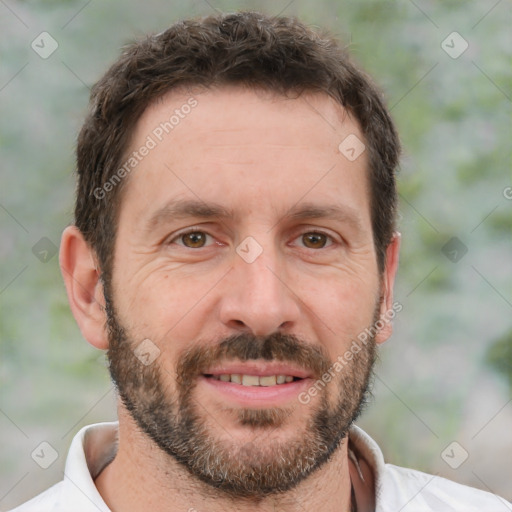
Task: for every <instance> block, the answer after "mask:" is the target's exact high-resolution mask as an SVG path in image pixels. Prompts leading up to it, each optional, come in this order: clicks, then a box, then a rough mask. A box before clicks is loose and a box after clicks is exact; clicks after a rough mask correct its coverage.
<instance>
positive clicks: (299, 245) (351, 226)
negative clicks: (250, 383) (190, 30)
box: [61, 87, 399, 510]
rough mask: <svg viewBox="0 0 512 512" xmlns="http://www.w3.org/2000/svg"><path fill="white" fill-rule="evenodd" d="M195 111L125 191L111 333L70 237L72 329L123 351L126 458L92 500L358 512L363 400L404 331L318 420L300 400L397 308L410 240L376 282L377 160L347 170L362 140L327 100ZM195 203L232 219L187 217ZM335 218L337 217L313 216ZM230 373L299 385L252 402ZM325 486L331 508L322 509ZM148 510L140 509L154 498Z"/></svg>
mask: <svg viewBox="0 0 512 512" xmlns="http://www.w3.org/2000/svg"><path fill="white" fill-rule="evenodd" d="M189 97H190V94H187V93H185V92H180V93H178V92H173V93H171V94H169V95H167V96H166V97H165V98H163V99H162V100H160V101H158V102H156V103H155V104H154V105H152V106H151V107H150V108H149V109H148V110H147V111H146V112H145V113H144V114H143V116H142V117H141V119H140V120H139V122H138V124H137V127H136V131H135V133H134V136H133V140H132V146H133V148H138V147H140V146H141V145H143V144H144V142H145V140H146V138H147V136H148V135H150V134H151V133H152V132H153V130H154V129H155V128H156V127H157V126H159V124H160V123H161V122H163V121H165V120H167V119H169V117H170V115H172V113H173V111H174V109H176V108H179V106H180V105H183V104H184V103H186V102H187V100H188V99H189ZM194 97H195V98H196V99H197V101H198V105H197V106H196V107H195V108H194V109H193V110H192V111H191V112H190V114H188V115H187V116H186V117H185V118H184V119H182V120H181V121H180V123H179V124H178V125H177V126H175V127H174V129H173V131H172V132H171V133H170V134H168V135H167V136H166V138H164V139H163V140H162V141H161V142H160V143H159V144H157V146H156V147H155V148H154V149H152V150H151V151H150V152H149V153H148V154H147V156H145V157H144V159H143V160H142V161H141V162H140V163H139V164H138V166H137V168H136V171H134V172H133V173H132V174H131V175H130V177H129V178H128V179H129V181H128V182H127V183H126V187H125V189H124V191H123V194H124V195H123V199H122V204H121V210H120V215H119V224H118V231H117V238H116V246H115V255H114V269H113V274H112V281H111V283H110V286H109V289H108V290H107V292H108V293H107V299H108V301H107V304H106V305H107V306H108V307H107V311H108V312H109V313H110V315H109V319H108V328H106V327H105V321H106V318H105V312H104V310H103V309H102V308H101V307H100V305H105V300H104V290H103V288H102V283H101V281H100V280H99V277H98V275H99V273H98V269H97V266H98V265H97V261H96V260H95V257H94V253H92V252H91V251H90V250H89V248H88V247H87V245H86V244H85V243H84V241H83V238H82V237H81V235H80V234H79V233H78V232H77V230H76V229H75V228H68V230H67V231H66V232H65V233H64V236H63V243H62V250H61V265H62V267H63V270H64V272H63V274H64V276H65V278H66V276H67V278H66V284H67V288H68V294H69V296H70V302H71V306H72V309H73V312H74V314H75V317H76V318H77V320H78V322H79V325H80V327H81V329H82V332H83V333H84V336H85V337H86V338H87V339H88V341H89V342H90V343H92V344H93V345H94V346H97V347H99V348H103V349H106V348H108V347H109V344H110V348H111V350H110V352H109V358H110V359H111V371H112V374H113V377H114V380H115V381H116V382H117V384H118V387H119V392H120V395H121V397H122V399H123V400H122V401H120V403H119V419H120V444H119V451H118V455H117V457H116V459H115V460H114V462H112V463H111V464H110V465H109V466H108V467H107V468H106V469H105V470H104V471H103V473H102V474H101V475H100V477H99V478H98V479H97V481H96V484H97V486H98V489H99V490H100V492H102V494H103V496H104V498H105V499H106V501H107V503H108V504H109V506H111V507H112V508H113V509H114V510H115V506H114V505H116V506H118V507H119V509H122V510H136V509H137V508H136V503H137V501H136V497H133V496H132V497H131V499H130V500H128V499H127V496H124V497H123V496H122V494H123V493H119V492H114V489H117V490H119V488H120V485H123V488H124V489H127V488H128V485H127V482H128V481H129V480H132V481H135V480H136V479H137V478H143V479H144V478H146V479H147V480H146V486H144V487H145V489H146V490H149V486H151V485H152V486H153V487H154V489H153V490H154V492H156V496H155V494H154V493H153V494H152V500H153V503H152V507H153V509H154V510H158V509H159V508H158V507H159V506H160V507H161V508H163V507H164V505H165V504H166V506H167V509H166V510H169V506H170V507H171V510H179V509H184V510H187V509H188V507H190V506H195V505H194V503H191V501H190V500H191V499H192V498H191V496H195V498H194V499H195V500H196V501H195V503H199V502H200V498H199V496H200V495H202V496H203V497H207V496H209V497H210V498H211V497H212V496H216V498H217V501H216V505H212V504H211V502H210V503H209V505H208V510H217V509H216V508H214V507H215V506H218V509H219V510H221V509H222V510H229V509H230V508H229V507H230V506H231V507H232V508H233V503H238V504H239V505H240V504H244V503H245V504H246V505H247V507H248V509H252V510H256V508H254V507H255V506H256V505H255V504H256V503H258V507H260V508H257V510H267V508H265V507H268V506H269V505H268V503H269V502H268V498H267V499H265V498H266V497H268V496H271V495H273V494H274V496H273V498H272V499H274V500H275V499H277V498H276V496H275V492H277V491H280V492H281V494H280V495H279V496H282V503H281V505H282V509H283V510H287V508H286V506H285V502H286V499H289V497H290V496H293V497H294V499H299V498H300V500H301V503H307V502H308V503H310V504H312V503H317V504H318V503H320V502H321V503H322V504H323V505H322V506H323V510H331V509H332V510H338V509H339V506H340V504H345V505H346V508H348V506H349V502H350V479H349V478H348V461H347V456H346V449H347V446H346V440H342V437H343V436H344V434H345V432H346V429H347V428H348V426H349V425H350V424H351V422H352V420H353V418H354V417H355V416H356V415H357V412H358V409H359V405H360V402H361V400H362V399H363V396H364V392H365V389H366V386H367V381H368V377H369V372H370V368H371V365H372V362H373V348H374V343H381V342H383V341H385V340H386V339H387V338H388V337H389V335H390V333H391V326H390V325H389V324H387V325H386V327H385V328H384V329H382V330H381V331H380V332H378V333H377V335H376V337H375V340H372V341H371V342H370V343H368V344H367V345H366V346H365V347H363V350H361V352H359V353H358V354H357V355H356V356H355V357H354V359H353V360H352V361H351V362H350V364H347V365H346V366H345V367H344V368H343V370H342V371H341V372H339V374H337V376H336V379H333V380H332V381H331V382H330V383H329V384H328V385H327V386H326V387H325V389H324V390H323V391H322V392H320V393H318V394H317V395H316V396H314V397H312V398H311V400H310V402H309V403H307V404H303V403H300V402H299V400H298V395H299V393H301V392H303V391H305V390H307V389H309V387H310V386H311V385H312V384H313V383H314V382H315V381H316V380H317V379H318V378H320V377H321V375H322V374H323V373H324V372H325V371H326V370H327V369H328V368H329V367H330V366H332V363H333V362H334V361H336V359H337V358H338V356H340V355H341V354H343V353H345V351H346V350H347V349H348V348H349V347H350V345H351V343H352V342H353V340H355V339H357V335H358V334H359V333H361V332H363V331H364V330H365V329H366V328H368V327H370V326H372V325H373V324H374V323H375V321H376V320H377V319H378V318H379V315H383V314H384V312H385V311H386V310H389V309H390V308H391V305H392V287H393V281H394V275H395V272H396V267H397V263H398V249H399V237H398V236H396V237H395V238H394V239H393V242H392V243H391V244H390V246H389V247H388V250H387V265H386V270H385V272H384V274H383V275H379V273H378V270H377V261H376V253H375V247H374V244H373V236H372V226H371V219H370V204H369V188H368V179H367V158H366V154H365V153H363V154H362V155H361V156H360V157H359V158H358V159H356V160H355V161H353V162H351V161H349V160H348V159H347V158H345V156H343V155H342V154H341V153H340V152H339V150H338V146H339V144H340V142H341V141H343V140H344V139H345V138H346V137H347V136H348V135H350V134H356V135H357V136H358V137H359V138H360V139H361V140H364V137H363V136H362V134H361V132H360V130H359V128H358V125H357V123H356V122H354V120H353V119H352V118H351V117H350V116H348V115H347V114H346V112H345V111H344V110H343V108H342V107H341V106H340V105H338V104H337V103H335V102H334V101H333V100H332V99H330V98H328V97H327V96H325V95H321V94H309V95H303V96H302V97H299V98H294V99H287V98H284V97H281V96H275V95H272V94H269V93H263V92H255V91H249V90H243V89H241V88H232V87H231V88H221V89H218V90H210V91H206V92H205V91H203V92H198V93H196V94H194ZM133 148H132V150H133ZM105 200H108V197H107V198H106V199H105ZM185 202H188V203H187V205H188V206H190V203H191V202H195V203H197V204H198V205H199V206H203V207H204V206H205V205H208V206H210V205H214V206H220V207H222V208H224V209H225V210H227V211H228V212H229V215H227V216H219V215H217V214H215V215H208V216H199V215H198V214H199V212H196V214H195V215H194V216H191V215H190V214H187V215H177V212H176V208H175V207H176V205H179V206H183V205H184V204H185ZM331 207H336V208H339V211H338V212H337V214H333V212H332V211H327V212H326V215H325V216H319V215H318V213H319V212H318V211H317V212H316V213H315V216H311V214H312V213H313V212H312V210H313V209H321V208H324V209H325V208H331ZM196 210H197V208H196ZM203 210H205V208H203ZM210 210H213V209H210ZM300 212H302V215H299V213H300ZM203 213H209V214H212V213H215V212H213V211H210V212H206V211H204V212H203ZM217 213H219V212H217ZM187 232H193V233H196V235H188V236H184V234H185V233H187ZM315 234H316V235H317V236H316V237H315ZM247 237H252V238H251V239H249V241H247ZM186 244H188V247H187V246H186ZM248 244H249V245H248ZM255 247H256V248H257V249H258V248H261V250H262V252H261V254H259V256H257V257H256V258H255V259H254V261H251V260H250V259H249V261H251V262H248V261H246V260H244V258H243V257H242V255H244V251H241V250H240V249H244V250H246V251H247V250H248V251H250V252H249V255H254V254H255V253H254V252H252V251H255ZM237 248H238V252H237ZM77 282H78V283H81V285H82V286H81V287H79V286H77V284H76V283H77ZM74 283H75V284H74ZM86 291H87V292H88V293H86ZM143 340H151V345H149V346H150V347H157V348H158V350H159V351H160V352H159V355H158V357H157V358H156V359H155V361H154V362H153V363H152V364H150V365H147V366H146V365H144V364H142V363H141V362H140V361H139V360H138V359H137V358H136V357H135V356H134V349H136V347H137V346H138V345H139V344H140V343H141V342H142V341H143ZM146 343H147V342H146ZM226 373H237V374H239V373H245V374H248V375H273V374H275V375H278V374H285V375H287V374H292V375H294V374H295V375H296V376H297V377H301V379H300V380H297V381H296V382H293V383H291V384H283V385H277V386H275V387H272V388H268V387H261V388H254V387H250V388H247V387H242V386H240V385H239V384H235V383H224V382H221V381H218V380H213V379H212V378H211V377H210V375H212V374H215V375H220V374H226ZM280 386H282V388H280ZM234 388H237V390H239V389H240V388H243V389H244V390H245V391H247V393H248V394H247V393H246V394H245V395H242V394H241V393H239V392H238V391H237V390H235V391H234V392H232V391H233V389H234ZM285 389H287V391H285ZM270 390H273V391H275V393H274V392H273V391H270ZM271 393H273V395H272V396H271ZM128 410H130V411H131V413H130V412H128ZM321 427H322V428H321ZM141 431H142V432H141ZM320 432H323V435H320ZM340 441H341V444H340ZM191 452H192V453H191ZM170 454H171V455H170ZM187 454H188V456H187ZM194 454H195V456H194ZM187 457H188V458H187ZM297 465H298V467H299V468H300V470H298V471H295V472H294V471H293V470H292V469H293V468H294V467H297ZM251 468H253V469H255V471H251ZM147 475H151V478H148V476H147ZM327 475H328V476H327ZM176 482H180V485H177V483H176ZM319 482H321V484H320V485H319ZM157 483H158V485H157ZM212 486H214V487H218V489H215V488H214V487H212ZM308 486H309V487H308ZM316 486H319V488H321V492H322V496H320V493H318V492H317V493H315V492H311V489H315V488H316ZM308 489H309V490H308ZM282 491H287V493H285V494H282ZM187 492H188V493H189V494H188V495H187ZM180 493H181V494H180ZM137 494H138V497H139V499H141V501H143V500H142V497H143V495H144V491H143V490H142V491H141V490H139V491H138V492H137ZM146 494H147V493H146ZM315 494H316V496H315ZM186 495H187V496H188V498H187V499H186V500H185V499H184V498H183V499H184V501H183V503H186V507H185V505H183V507H185V508H183V507H181V508H180V507H179V506H178V505H179V500H180V499H181V498H180V496H181V497H183V496H186ZM287 496H288V498H287ZM237 497H238V498H239V501H236V498H237ZM327 498H329V499H330V500H331V501H328V500H327ZM333 498H336V499H334V500H333ZM123 499H124V503H123ZM233 499H235V501H232V500H233ZM279 499H281V498H279ZM230 500H231V501H230ZM229 503H231V505H227V504H229ZM273 503H274V502H273ZM199 504H200V503H199ZM121 505H122V507H121ZM173 506H174V507H175V508H172V507H173ZM195 508H196V509H197V510H200V508H199V506H196V507H195ZM235 508H236V509H237V510H242V508H237V507H235ZM269 509H270V510H272V508H269ZM289 509H290V510H293V504H292V505H290V508H289ZM308 509H309V508H308Z"/></svg>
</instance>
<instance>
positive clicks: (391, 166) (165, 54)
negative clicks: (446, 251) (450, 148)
mask: <svg viewBox="0 0 512 512" xmlns="http://www.w3.org/2000/svg"><path fill="white" fill-rule="evenodd" d="M222 85H241V86H245V87H253V88H264V89H266V90H270V91H273V92H276V93H279V94H283V95H286V94H288V93H292V92H293V93H294V94H297V93H298V94H300V93H301V92H323V93H326V94H328V95H329V96H331V97H333V98H334V99H335V100H336V101H337V102H338V103H340V104H341V105H343V106H344V107H345V109H347V110H348V111H349V112H350V113H351V114H352V115H353V116H354V117H355V119H357V121H358V123H359V125H360V127H361V130H362V132H363V134H364V137H365V145H366V149H367V151H368V161H369V170H368V172H369V183H370V204H371V218H372V230H373V238H374V244H375V248H376V255H377V263H378V267H379V271H380V272H382V271H383V269H384V266H385V260H386V248H387V246H388V244H389V243H390V241H391V238H392V235H393V231H394V229H395V217H396V203H397V192H396V183H395V169H396V167H397V165H398V160H399V154H400V144H399V140H398V136H397V133H396V130H395V127H394V125H393V121H392V119H391V117H390V115H389V113H388V112H387V110H386V108H385V106H384V104H383V101H382V99H381V94H380V93H379V91H378V90H377V89H376V87H375V86H374V85H373V83H372V81H371V80H370V79H369V78H368V77H367V76H366V75H365V74H364V73H363V72H362V71H361V70H359V69H358V68H357V67H356V66H355V65H354V64H353V63H352V62H351V61H350V58H349V57H348V55H347V53H346V51H345V50H344V49H343V48H342V47H341V46H340V44H339V42H338V41H336V40H335V39H333V38H332V37H330V36H329V35H327V34H320V33H318V32H315V31H313V30H312V29H310V28H308V27H307V26H305V25H304V24H302V23H301V22H299V21H298V20H297V19H295V18H288V17H269V16H265V15H263V14H261V13H256V12H239V13H236V14H220V15H213V16H208V17H205V18H201V19H194V20H185V21H181V22H178V23H176V24H174V25H172V26H171V27H170V28H169V29H167V30H166V31H165V32H162V33H160V34H158V35H154V36H149V37H146V38H145V39H144V40H142V41H139V42H136V43H134V44H132V45H130V46H128V47H126V48H125V49H124V51H123V53H122V55H121V56H120V58H119V59H118V60H117V62H115V63H114V64H113V65H112V67H111V68H110V69H109V70H108V71H107V73H106V74H105V75H104V76H103V77H102V78H101V79H100V80H99V82H98V83H97V84H96V85H95V86H94V87H93V89H92V92H91V101H90V111H89V114H88V116H87V118H86V120H85V123H84V125H83V127H82V130H81V132H80V135H79V137H78V145H77V172H78V189H77V197H76V207H75V224H76V226H77V227H78V228H79V229H80V231H81V232H82V233H83V235H84V237H85V239H86V240H87V242H88V243H89V244H90V245H91V247H92V248H93V249H94V250H95V252H96V254H97V256H98V259H99V263H100V266H101V270H102V272H103V274H104V277H107V276H110V273H111V270H112V263H113V262H112V258H113V252H114V244H115V234H116V227H117V218H118V211H119V205H120V201H121V196H122V194H121V191H122V189H123V183H120V184H119V186H116V187H113V189H112V190H111V191H110V192H109V195H108V200H103V199H98V197H97V193H96V192H95V191H97V190H99V189H101V188H102V187H104V186H105V184H106V183H107V182H109V180H111V179H112V177H113V176H114V174H115V173H116V171H117V170H118V169H119V167H120V165H121V163H122V161H123V155H124V154H125V153H126V151H127V148H128V145H129V143H130V136H131V135H132V133H133V130H134V127H135V124H136V123H137V121H138V119H139V117H140V116H141V114H142V113H143V112H144V110H145V109H146V108H147V107H148V106H149V105H150V104H151V103H153V102H154V101H155V100H156V99H157V98H159V97H161V96H162V95H164V94H165V93H167V92H169V91H170V90H172V89H176V88H178V87H180V88H181V87H187V86H201V87H202V86H204V87H213V86H222ZM124 181H126V180H124Z"/></svg>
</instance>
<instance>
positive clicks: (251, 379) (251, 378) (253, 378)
mask: <svg viewBox="0 0 512 512" xmlns="http://www.w3.org/2000/svg"><path fill="white" fill-rule="evenodd" d="M231 379H233V377H231ZM242 384H243V385H244V386H259V384H260V378H259V377H258V376H257V375H242Z"/></svg>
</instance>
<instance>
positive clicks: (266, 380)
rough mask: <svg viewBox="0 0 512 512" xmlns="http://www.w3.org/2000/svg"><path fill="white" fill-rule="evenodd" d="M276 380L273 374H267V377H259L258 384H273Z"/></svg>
mask: <svg viewBox="0 0 512 512" xmlns="http://www.w3.org/2000/svg"><path fill="white" fill-rule="evenodd" d="M276 382H277V379H276V376H275V375H268V376H267V377H260V386H275V385H276Z"/></svg>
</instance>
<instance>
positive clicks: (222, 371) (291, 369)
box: [203, 361, 312, 379]
mask: <svg viewBox="0 0 512 512" xmlns="http://www.w3.org/2000/svg"><path fill="white" fill-rule="evenodd" d="M233 373H238V374H242V375H257V376H259V377H267V376H269V375H291V376H292V377H298V378H300V379H307V378H309V377H312V374H311V372H309V371H307V370H305V369H303V368H298V367H296V366H292V365H290V364H289V363H284V362H279V361H277V362H272V363H269V362H257V361H251V362H245V363H242V362H233V363H228V362H226V363H221V364H219V365H217V366H213V367H211V368H208V369H207V370H206V371H204V372H203V375H226V374H233Z"/></svg>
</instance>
